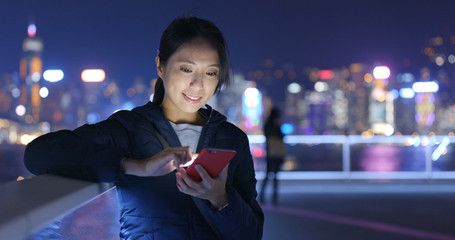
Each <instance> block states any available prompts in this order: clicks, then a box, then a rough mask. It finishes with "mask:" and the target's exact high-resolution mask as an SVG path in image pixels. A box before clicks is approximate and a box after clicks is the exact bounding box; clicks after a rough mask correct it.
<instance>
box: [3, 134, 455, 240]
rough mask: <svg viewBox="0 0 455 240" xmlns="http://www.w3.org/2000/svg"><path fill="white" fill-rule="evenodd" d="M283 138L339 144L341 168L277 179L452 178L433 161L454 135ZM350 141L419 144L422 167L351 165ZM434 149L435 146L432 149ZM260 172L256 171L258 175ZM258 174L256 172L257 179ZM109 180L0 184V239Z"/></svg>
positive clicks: (102, 188) (32, 227)
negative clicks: (398, 168) (400, 168)
mask: <svg viewBox="0 0 455 240" xmlns="http://www.w3.org/2000/svg"><path fill="white" fill-rule="evenodd" d="M249 140H250V143H251V144H263V143H264V140H265V138H264V136H262V135H250V136H249ZM284 141H285V143H287V144H289V145H296V144H341V145H342V170H341V171H330V172H329V171H327V172H302V171H289V172H281V173H280V175H279V178H280V179H385V178H386V179H455V171H444V172H435V171H433V168H432V166H433V160H434V159H435V158H437V157H438V154H441V153H442V151H441V149H442V150H444V148H445V147H447V146H448V145H449V144H450V143H455V137H454V136H393V137H385V136H369V137H364V136H328V135H327V136H319V135H318V136H314V135H313V136H311V135H310V136H309V135H301V136H295V135H293V136H286V137H285V139H284ZM353 144H403V145H405V146H423V147H425V149H426V150H425V171H420V172H362V171H352V170H351V165H350V163H351V161H350V160H351V146H352V145H353ZM434 148H435V149H434ZM438 149H439V150H438ZM261 174H262V176H261ZM263 174H264V173H258V174H257V176H258V178H259V179H260V178H262V177H263ZM112 187H113V186H112V185H111V184H105V183H94V182H87V181H81V180H76V179H69V178H64V177H58V176H51V175H41V176H37V177H33V178H31V179H25V180H22V181H19V182H9V183H6V184H3V185H0V192H1V193H2V197H1V198H0V206H1V207H0V208H1V209H0V239H23V238H26V237H28V236H29V235H31V234H33V233H34V232H36V231H38V230H39V229H41V228H43V227H45V226H46V225H48V224H49V223H51V222H52V221H53V220H54V219H56V218H58V217H60V216H62V215H64V214H66V213H68V212H70V211H72V210H74V209H76V208H78V207H80V206H82V205H84V204H86V203H87V202H89V201H90V200H92V199H94V198H97V197H98V196H100V195H101V194H103V193H104V192H106V191H107V190H109V189H111V188H112Z"/></svg>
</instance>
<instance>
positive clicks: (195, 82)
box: [190, 74, 204, 88]
mask: <svg viewBox="0 0 455 240" xmlns="http://www.w3.org/2000/svg"><path fill="white" fill-rule="evenodd" d="M190 86H191V87H194V88H203V87H204V74H195V75H194V78H193V79H192V80H191V83H190Z"/></svg>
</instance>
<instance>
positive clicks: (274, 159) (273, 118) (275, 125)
mask: <svg viewBox="0 0 455 240" xmlns="http://www.w3.org/2000/svg"><path fill="white" fill-rule="evenodd" d="M264 135H265V143H266V144H265V146H266V152H267V154H266V163H267V170H266V173H265V178H264V180H263V182H262V187H261V191H260V193H259V202H261V203H263V202H264V194H265V188H266V186H267V182H268V180H269V174H270V173H273V195H272V203H273V204H277V202H278V178H277V174H278V171H280V170H281V166H282V165H283V162H284V157H285V156H286V145H285V144H284V142H283V137H284V134H283V132H281V119H280V111H279V110H278V109H277V108H272V110H271V111H270V115H269V117H268V118H267V120H266V121H265V124H264Z"/></svg>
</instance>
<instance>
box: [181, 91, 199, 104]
mask: <svg viewBox="0 0 455 240" xmlns="http://www.w3.org/2000/svg"><path fill="white" fill-rule="evenodd" d="M183 98H185V100H186V101H187V102H189V103H198V102H199V101H201V99H202V97H195V96H191V95H187V94H185V93H183Z"/></svg>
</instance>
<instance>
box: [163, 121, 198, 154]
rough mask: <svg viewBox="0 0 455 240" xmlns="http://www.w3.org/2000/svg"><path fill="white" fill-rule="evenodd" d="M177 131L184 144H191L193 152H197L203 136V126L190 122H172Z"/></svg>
mask: <svg viewBox="0 0 455 240" xmlns="http://www.w3.org/2000/svg"><path fill="white" fill-rule="evenodd" d="M170 123H171V126H172V128H174V131H175V133H177V136H178V137H179V140H180V143H181V144H182V146H190V149H191V152H196V149H197V144H198V142H199V137H200V136H201V131H202V126H196V125H192V124H188V123H181V124H175V123H173V122H170Z"/></svg>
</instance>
